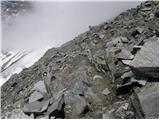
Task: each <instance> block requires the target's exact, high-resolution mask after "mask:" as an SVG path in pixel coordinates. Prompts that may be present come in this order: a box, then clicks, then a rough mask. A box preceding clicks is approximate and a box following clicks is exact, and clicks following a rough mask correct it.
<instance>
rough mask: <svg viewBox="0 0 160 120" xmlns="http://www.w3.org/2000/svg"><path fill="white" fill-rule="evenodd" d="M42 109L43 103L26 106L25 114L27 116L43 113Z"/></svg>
mask: <svg viewBox="0 0 160 120" xmlns="http://www.w3.org/2000/svg"><path fill="white" fill-rule="evenodd" d="M41 108H42V102H39V101H35V102H32V103H29V104H26V105H24V107H23V112H24V113H26V114H31V113H41Z"/></svg>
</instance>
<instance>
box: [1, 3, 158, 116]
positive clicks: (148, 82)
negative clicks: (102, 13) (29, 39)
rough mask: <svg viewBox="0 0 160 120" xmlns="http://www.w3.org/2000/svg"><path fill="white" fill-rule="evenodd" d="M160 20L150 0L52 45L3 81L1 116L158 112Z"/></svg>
mask: <svg viewBox="0 0 160 120" xmlns="http://www.w3.org/2000/svg"><path fill="white" fill-rule="evenodd" d="M158 21H159V2H158V1H147V2H144V3H142V4H141V5H139V6H137V8H132V9H130V10H127V11H126V12H123V13H121V14H120V15H119V16H117V17H116V18H115V19H114V20H113V21H110V22H105V23H102V24H100V25H98V26H90V30H89V31H87V32H85V33H82V34H80V35H78V36H77V37H75V39H73V40H72V41H70V42H67V43H66V44H64V45H62V46H61V47H59V48H52V49H49V50H48V51H47V52H46V53H45V55H44V56H43V57H42V58H41V59H40V60H39V61H38V62H36V63H35V64H34V65H33V66H31V67H29V68H26V69H24V70H23V71H22V72H21V73H19V74H15V75H13V76H12V77H11V78H10V79H9V80H8V81H7V82H6V83H5V84H4V85H3V86H2V93H1V94H2V103H1V105H2V118H8V117H7V114H9V115H10V116H11V117H10V118H24V117H25V115H22V114H18V113H17V112H16V111H23V114H24V113H25V114H26V115H31V114H32V115H31V116H30V117H31V118H32V117H33V116H34V118H105V119H106V118H115V119H117V118H158V116H159V115H158V114H159V113H158V109H159V108H158V104H159V103H158V84H157V83H158V81H159V73H158V68H159V65H158V63H157V62H156V61H157V60H154V59H158V55H157V53H158V51H157V49H158V38H159V26H158ZM148 55H151V57H150V56H148ZM152 61H155V62H154V64H153V62H152ZM142 63H143V64H142ZM148 103H149V105H148ZM148 108H149V109H148ZM9 111H11V112H9ZM14 114H16V115H17V116H18V117H15V116H14ZM27 117H29V116H27Z"/></svg>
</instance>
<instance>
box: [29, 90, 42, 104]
mask: <svg viewBox="0 0 160 120" xmlns="http://www.w3.org/2000/svg"><path fill="white" fill-rule="evenodd" d="M42 98H43V95H42V94H41V93H40V92H37V91H34V92H33V93H32V94H31V96H30V97H29V103H31V102H34V101H38V100H40V99H42Z"/></svg>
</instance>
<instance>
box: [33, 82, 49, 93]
mask: <svg viewBox="0 0 160 120" xmlns="http://www.w3.org/2000/svg"><path fill="white" fill-rule="evenodd" d="M33 90H36V91H39V92H42V93H47V90H46V86H45V84H44V81H39V82H37V83H36V84H35V85H34V87H33Z"/></svg>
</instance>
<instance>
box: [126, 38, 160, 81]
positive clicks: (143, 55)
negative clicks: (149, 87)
mask: <svg viewBox="0 0 160 120" xmlns="http://www.w3.org/2000/svg"><path fill="white" fill-rule="evenodd" d="M158 45H159V43H158V41H148V42H146V43H145V44H144V46H143V47H142V48H141V50H140V51H139V52H138V53H137V54H136V56H135V58H134V59H133V61H132V62H130V64H129V65H130V66H131V67H133V68H132V69H133V71H134V72H135V74H137V75H138V76H143V77H154V78H158V75H159V74H158V67H159V52H158V51H159V46H158Z"/></svg>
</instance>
